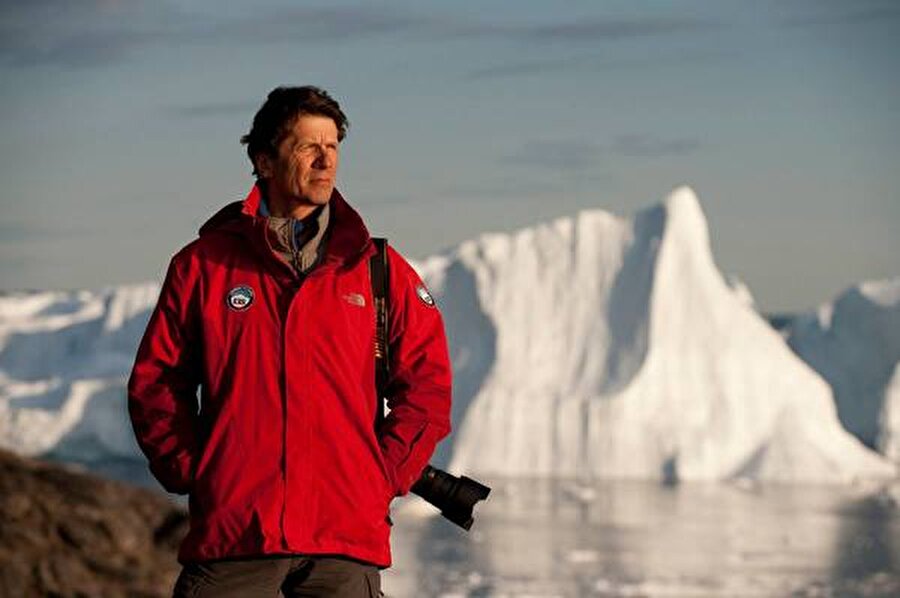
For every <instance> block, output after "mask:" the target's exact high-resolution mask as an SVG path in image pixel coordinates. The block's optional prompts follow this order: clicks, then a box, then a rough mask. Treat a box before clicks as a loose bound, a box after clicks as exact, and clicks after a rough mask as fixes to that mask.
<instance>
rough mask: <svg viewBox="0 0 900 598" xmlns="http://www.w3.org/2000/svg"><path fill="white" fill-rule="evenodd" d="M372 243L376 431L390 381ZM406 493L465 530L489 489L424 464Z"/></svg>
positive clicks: (382, 281) (383, 301)
mask: <svg viewBox="0 0 900 598" xmlns="http://www.w3.org/2000/svg"><path fill="white" fill-rule="evenodd" d="M372 241H373V242H374V243H375V255H373V256H372V258H371V259H370V260H369V277H370V278H371V280H372V298H373V300H374V304H375V389H376V391H377V393H378V397H377V401H378V406H377V407H376V408H375V430H376V431H378V430H380V428H381V424H382V422H383V421H384V399H385V397H386V396H387V390H388V389H387V385H388V380H389V379H390V377H389V376H390V359H389V355H388V347H389V346H390V344H389V342H388V340H389V337H388V310H389V308H390V305H389V303H388V302H389V300H390V296H391V294H390V292H389V288H388V257H387V239H381V238H373V239H372ZM410 491H411V492H412V493H413V494H418V495H419V496H421V497H422V498H424V499H425V500H426V501H428V502H429V503H430V504H432V505H434V506H436V507H437V508H439V509H440V510H441V514H442V515H443V516H444V517H446V518H447V519H449V520H450V521H452V522H453V523H455V524H456V525H458V526H460V527H461V528H463V529H465V530H468V529H469V528H470V527H472V522H473V521H475V519H474V516H473V515H472V507H473V506H474V505H475V503H477V502H478V501H479V500H485V499H487V497H488V494H490V492H491V489H490V488H489V487H487V486H485V485H484V484H482V483H480V482H478V481H476V480H473V479H471V478H467V477H466V476H461V477H459V478H457V477H456V476H453V475H451V474H449V473H447V472H446V471H442V470H440V469H437V468H435V467H432V466H431V465H426V466H425V469H424V470H423V471H422V474H421V475H420V476H419V479H418V480H417V481H416V482H415V483H414V484H413V485H412V487H411V488H410Z"/></svg>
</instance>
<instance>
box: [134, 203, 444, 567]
mask: <svg viewBox="0 0 900 598" xmlns="http://www.w3.org/2000/svg"><path fill="white" fill-rule="evenodd" d="M259 202H260V194H259V191H258V190H257V188H256V187H254V189H253V190H252V191H251V192H250V194H249V196H248V197H247V198H246V199H245V200H244V201H243V202H235V203H233V204H230V205H228V206H226V207H225V208H223V209H222V210H221V211H220V212H219V213H218V214H216V215H215V216H213V217H212V218H211V219H210V220H209V221H208V222H207V223H206V224H205V225H204V226H203V227H202V228H201V229H200V238H199V239H197V240H195V241H194V242H192V243H191V244H189V245H188V246H187V247H185V248H184V249H182V250H181V251H179V252H178V253H177V254H176V255H175V256H174V257H173V258H172V261H171V264H170V266H169V270H168V273H167V275H166V279H165V282H164V284H163V287H162V291H161V293H160V297H159V301H158V303H157V305H156V309H155V310H154V312H153V314H152V316H151V318H150V321H149V323H148V325H147V330H146V332H145V334H144V338H143V340H142V342H141V345H140V348H139V350H138V353H137V358H136V361H135V364H134V369H133V370H132V373H131V378H130V380H129V383H128V408H129V413H130V416H131V421H132V424H133V426H134V431H135V435H136V437H137V440H138V444H139V445H140V447H141V449H142V450H143V452H144V454H145V455H146V456H147V458H148V460H149V463H150V470H151V471H152V472H153V474H154V475H155V476H156V478H157V479H158V480H159V482H160V483H161V484H162V485H163V487H164V488H165V489H166V490H168V491H169V492H174V493H179V494H184V493H189V494H190V498H189V507H190V522H191V525H190V532H189V533H188V535H187V537H186V538H185V540H184V542H183V543H182V545H181V550H180V552H179V555H178V560H179V561H180V562H182V563H186V562H190V561H201V560H209V559H217V558H222V557H236V556H252V555H263V554H296V553H301V554H338V555H345V556H348V557H353V558H356V559H359V560H362V561H366V562H370V563H373V564H376V565H379V566H382V567H387V566H389V565H390V563H391V556H390V545H389V536H390V519H389V516H388V515H389V505H390V502H391V499H392V498H393V497H394V496H399V495H402V494H405V493H406V492H408V491H409V488H410V486H411V485H412V484H413V483H414V482H415V481H416V480H417V479H418V477H419V474H420V473H421V471H422V469H423V468H424V466H425V465H426V464H427V463H428V459H429V458H430V457H431V454H432V452H433V451H434V448H435V445H436V444H437V442H438V441H439V440H440V439H441V438H443V437H444V436H445V435H447V433H448V432H449V431H450V422H449V410H450V378H451V376H450V365H449V359H448V355H447V343H446V338H445V336H444V327H443V322H442V319H441V316H440V313H439V312H438V310H437V309H436V308H435V307H434V306H433V303H431V302H430V301H429V299H430V297H429V296H428V295H427V292H423V291H424V287H423V286H422V282H421V280H420V279H419V277H418V276H417V275H416V273H415V272H414V271H413V269H412V268H411V267H410V266H409V264H408V263H407V262H406V261H405V260H404V259H403V258H402V257H401V256H400V255H399V254H398V253H396V252H395V251H394V250H393V249H390V248H389V253H388V259H389V268H390V289H389V291H390V294H391V297H390V304H391V311H390V314H389V325H390V343H391V344H390V356H391V373H392V380H391V383H390V387H389V388H390V395H391V398H390V399H389V401H388V406H389V408H390V413H389V414H388V416H387V418H386V419H385V421H384V423H383V425H382V426H381V427H380V429H379V431H378V432H377V433H376V430H375V427H374V422H375V421H376V406H377V401H376V397H375V395H376V392H375V364H374V357H373V356H374V336H375V312H374V310H373V306H372V304H373V301H372V287H371V283H370V280H369V270H368V262H369V257H370V256H371V255H372V254H373V253H374V251H375V250H374V245H373V243H372V241H371V239H370V237H369V233H368V231H367V230H366V227H365V225H364V224H363V222H362V220H361V218H360V217H359V215H358V214H357V213H356V212H355V211H354V210H353V209H352V208H351V207H350V206H349V205H347V203H346V202H345V201H344V199H343V198H342V197H341V196H340V194H339V193H338V192H337V191H335V192H334V194H333V196H332V199H331V201H330V217H329V230H328V234H327V236H326V239H325V241H324V243H325V244H326V245H325V252H324V256H323V258H322V260H321V262H320V263H319V264H318V265H317V266H316V267H314V268H313V269H312V271H311V272H310V273H309V274H308V275H307V276H306V277H305V278H303V279H302V281H301V279H300V278H299V277H297V276H296V275H295V274H294V272H293V270H292V269H291V267H290V266H289V265H288V264H286V263H285V262H284V261H283V260H282V259H281V258H279V257H278V256H277V255H276V254H275V253H274V252H273V251H272V249H271V246H270V244H269V242H268V240H267V235H266V232H267V226H266V220H265V218H262V217H259V216H257V212H258V207H259ZM198 385H199V386H200V388H201V396H200V401H199V405H200V407H199V412H198V404H197V398H196V396H197V387H198Z"/></svg>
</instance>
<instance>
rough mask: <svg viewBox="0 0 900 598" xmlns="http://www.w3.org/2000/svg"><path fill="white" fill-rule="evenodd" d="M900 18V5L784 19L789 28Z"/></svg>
mask: <svg viewBox="0 0 900 598" xmlns="http://www.w3.org/2000/svg"><path fill="white" fill-rule="evenodd" d="M898 18H900V5H897V4H896V3H895V4H891V5H885V6H866V7H859V6H856V7H854V8H852V9H850V10H840V11H837V12H823V13H819V14H812V15H798V16H793V17H788V18H786V19H784V21H783V24H784V25H786V26H788V27H812V26H817V25H844V24H846V25H854V24H859V23H873V22H878V23H881V22H884V21H890V20H896V19H898Z"/></svg>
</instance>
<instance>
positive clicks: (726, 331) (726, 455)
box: [0, 188, 900, 482]
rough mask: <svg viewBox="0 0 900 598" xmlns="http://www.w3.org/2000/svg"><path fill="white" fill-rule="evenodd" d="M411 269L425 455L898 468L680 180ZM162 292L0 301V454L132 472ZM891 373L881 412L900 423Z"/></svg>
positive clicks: (704, 472) (878, 471)
mask: <svg viewBox="0 0 900 598" xmlns="http://www.w3.org/2000/svg"><path fill="white" fill-rule="evenodd" d="M418 267H419V269H420V271H421V272H422V273H423V276H424V277H425V279H426V281H427V282H428V284H429V286H430V287H431V289H432V291H433V293H434V294H435V296H436V297H437V298H438V301H439V303H440V306H441V309H442V311H443V313H444V317H445V320H446V323H447V329H448V333H449V336H450V345H451V354H452V359H453V363H454V372H455V376H454V405H453V420H454V428H455V432H454V434H453V435H452V436H451V439H450V440H449V441H446V442H445V443H442V445H441V446H440V447H439V451H438V455H437V456H436V457H435V462H436V463H438V464H447V463H450V464H451V466H452V468H453V469H455V470H459V471H463V470H464V471H466V472H471V473H482V474H485V473H487V474H508V475H528V476H532V475H540V476H575V477H577V478H579V479H582V480H585V479H588V480H589V479H591V478H596V477H631V478H651V479H662V480H676V479H690V480H695V479H699V480H729V479H754V480H785V481H797V480H802V481H816V482H823V481H824V482H842V481H849V480H855V479H865V478H880V477H885V476H891V475H893V474H894V467H893V465H892V464H891V463H890V462H889V461H887V460H886V459H884V458H882V457H881V456H879V455H877V454H876V453H874V452H872V451H870V450H868V449H866V448H865V447H864V446H863V445H862V444H861V443H860V442H859V441H857V440H856V439H855V438H854V437H852V436H851V435H850V434H848V433H846V432H845V431H844V430H843V429H842V428H841V427H840V423H839V421H838V418H837V413H836V409H835V406H834V402H833V399H832V396H831V390H830V388H829V386H828V385H827V384H826V382H825V381H824V380H823V379H822V378H821V377H820V376H819V375H818V374H817V373H816V372H815V371H813V370H812V369H811V368H810V367H809V366H808V365H806V364H805V363H804V362H803V361H802V360H801V359H800V358H799V357H797V355H795V354H794V353H793V352H792V351H791V350H790V348H789V347H788V346H787V344H786V343H785V342H784V339H783V338H782V336H781V335H780V334H779V333H777V332H775V331H774V330H772V329H771V328H770V327H769V326H768V324H767V323H766V322H765V321H764V320H763V319H762V318H761V317H760V316H759V315H757V314H756V312H755V311H754V310H753V308H752V295H751V294H750V292H749V290H748V289H747V288H746V286H745V285H743V284H742V283H740V281H736V280H732V281H730V282H729V281H726V280H725V279H724V278H723V276H722V275H721V274H720V273H719V271H718V270H717V269H716V267H715V264H714V263H713V259H712V255H711V252H710V247H709V239H708V233H707V224H706V221H705V219H704V216H703V213H702V211H701V209H700V205H699V203H698V201H697V198H696V197H695V195H694V193H693V192H692V191H691V190H690V189H688V188H680V189H677V190H676V191H675V192H673V193H672V194H671V196H670V197H669V198H668V199H667V200H666V201H665V202H664V203H663V204H661V205H657V206H654V207H651V208H649V209H647V210H644V211H642V212H640V213H638V214H637V215H636V216H635V217H634V218H633V219H624V218H620V217H617V216H613V215H611V214H609V213H607V212H604V211H600V210H592V211H585V212H582V213H580V214H578V215H577V216H575V217H572V218H561V219H558V220H556V221H554V222H551V223H548V224H543V225H539V226H535V227H532V228H528V229H524V230H521V231H519V232H516V233H513V234H487V235H483V236H482V237H480V238H479V239H476V240H473V241H468V242H466V243H463V244H461V245H460V246H459V247H457V248H456V249H455V250H453V251H451V252H449V253H446V254H442V255H438V256H434V257H432V258H429V259H426V260H424V261H423V262H421V263H420V264H418ZM158 292H159V287H158V285H156V284H146V285H133V286H124V287H119V288H114V289H107V290H103V291H99V292H89V291H77V292H70V293H50V292H47V293H19V294H13V295H5V296H2V297H0V445H2V446H5V447H8V448H11V449H13V450H16V451H18V452H20V453H26V454H29V455H43V454H51V455H53V456H55V457H58V458H63V459H69V460H76V461H82V462H99V461H102V460H104V459H125V460H128V459H132V460H136V461H135V463H136V467H137V468H141V469H146V468H145V465H144V463H143V457H142V456H141V455H140V452H139V450H138V448H137V446H136V443H135V441H134V439H133V437H132V432H131V426H130V424H129V422H128V419H127V411H126V402H125V382H126V377H127V375H128V373H129V370H130V367H131V364H132V362H133V359H134V354H135V351H136V349H137V345H138V342H139V340H140V337H141V334H142V333H143V330H144V327H145V325H146V322H147V319H148V317H149V314H150V310H151V309H152V307H153V304H154V303H155V300H156V296H157V294H158ZM835 313H837V312H835ZM894 330H896V326H895V327H894ZM893 380H894V382H893V383H892V386H891V385H889V387H890V388H893V389H896V391H895V392H894V393H893V394H892V395H890V396H892V397H895V398H894V399H892V401H893V402H891V401H888V400H887V399H886V400H885V404H888V403H890V404H892V405H895V407H894V408H893V409H892V410H886V411H885V413H887V414H888V415H885V416H884V418H887V419H885V420H884V421H888V420H890V421H894V420H898V419H900V374H898V373H897V372H896V371H895V372H894V378H893ZM885 396H888V395H887V394H886V395H885ZM884 418H883V419H884ZM890 418H893V419H890ZM891 429H892V430H896V429H897V426H896V425H895V426H894V427H893V428H891ZM885 438H887V436H886V437H885ZM891 438H894V440H892V441H890V442H894V443H895V445H892V446H896V444H900V438H898V437H897V436H896V435H895V436H892V437H891ZM129 467H130V466H129ZM131 469H134V468H131Z"/></svg>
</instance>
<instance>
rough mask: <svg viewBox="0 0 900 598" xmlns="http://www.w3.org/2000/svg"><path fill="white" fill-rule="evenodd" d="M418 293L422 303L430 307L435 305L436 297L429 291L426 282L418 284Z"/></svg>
mask: <svg viewBox="0 0 900 598" xmlns="http://www.w3.org/2000/svg"><path fill="white" fill-rule="evenodd" d="M416 295H418V296H419V299H421V300H422V303H424V304H425V305H428V306H429V307H434V297H432V296H431V293H429V292H428V289H426V288H425V285H424V284H418V285H416Z"/></svg>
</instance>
